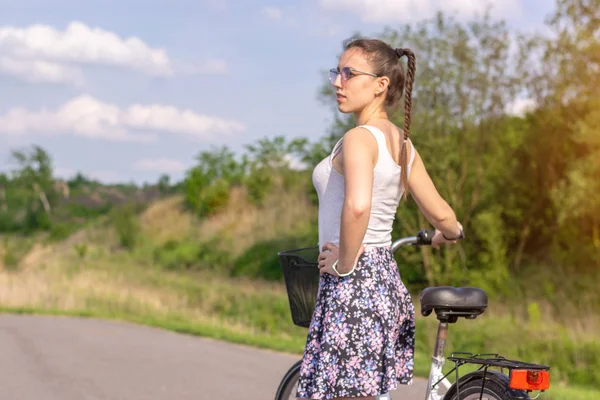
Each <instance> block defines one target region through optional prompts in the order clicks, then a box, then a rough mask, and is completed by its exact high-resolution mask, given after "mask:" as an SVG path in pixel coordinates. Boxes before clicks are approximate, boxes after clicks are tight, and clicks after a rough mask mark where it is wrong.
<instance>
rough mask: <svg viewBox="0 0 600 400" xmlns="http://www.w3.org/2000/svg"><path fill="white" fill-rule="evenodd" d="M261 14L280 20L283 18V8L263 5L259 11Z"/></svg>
mask: <svg viewBox="0 0 600 400" xmlns="http://www.w3.org/2000/svg"><path fill="white" fill-rule="evenodd" d="M261 13H262V15H264V16H265V17H267V18H269V19H273V20H276V21H280V20H281V18H283V10H282V9H281V8H277V7H265V8H263V9H262V11H261Z"/></svg>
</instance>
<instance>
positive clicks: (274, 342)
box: [0, 246, 600, 400]
mask: <svg viewBox="0 0 600 400" xmlns="http://www.w3.org/2000/svg"><path fill="white" fill-rule="evenodd" d="M85 257H86V258H85V260H82V259H81V256H80V255H78V253H77V252H76V251H71V252H68V253H67V255H63V256H61V257H60V258H59V259H56V260H53V259H52V258H51V257H46V258H44V262H41V263H39V265H40V267H39V268H24V269H23V270H20V271H5V272H1V273H0V311H2V312H11V313H44V314H59V315H74V316H83V317H98V318H107V319H119V320H124V321H130V322H134V323H139V324H145V325H150V326H155V327H160V328H164V329H169V330H172V331H176V332H181V333H187V334H193V335H200V336H207V337H213V338H217V339H222V340H227V341H230V342H235V343H240V344H246V345H251V346H256V347H261V348H269V349H273V350H277V351H283V352H288V353H294V354H298V355H300V354H301V352H302V349H303V346H304V340H305V336H306V329H303V328H299V327H296V326H294V325H293V324H292V322H291V317H290V314H289V306H288V300H287V296H286V293H285V288H284V287H283V285H281V284H280V283H269V282H261V281H256V280H248V279H243V278H235V279H231V278H224V277H222V276H219V275H217V274H214V273H209V272H206V271H205V272H195V273H182V272H175V271H164V270H160V269H157V268H156V267H154V266H152V265H151V264H147V263H140V262H137V263H136V262H135V261H134V260H132V259H131V256H129V255H127V254H125V253H116V254H109V253H108V252H107V251H106V250H104V249H103V248H99V247H98V248H95V247H93V246H91V247H90V248H89V249H88V251H87V252H86V256H85ZM124 266H126V267H124ZM498 308H499V307H498ZM435 331H436V320H435V318H433V317H429V318H423V317H421V316H420V315H417V338H416V351H415V369H416V374H417V375H418V376H427V374H428V368H429V359H430V354H431V349H432V348H433V345H434V343H433V342H434V336H435ZM448 349H449V350H448V353H447V355H448V354H449V352H450V351H451V349H452V350H456V351H472V352H481V351H486V352H498V353H500V354H502V355H504V356H506V357H510V358H521V359H524V360H526V361H531V362H541V363H545V364H549V365H551V366H552V385H553V386H552V388H551V390H550V391H549V392H548V393H547V394H545V395H544V396H543V398H546V399H552V400H563V399H575V400H577V399H582V400H586V399H591V398H594V399H597V398H600V391H598V390H593V389H591V387H592V386H593V385H595V384H596V383H597V382H600V378H599V376H598V372H597V371H600V365H598V362H599V361H598V360H600V345H598V344H597V343H596V342H595V341H594V340H592V339H590V338H585V337H572V336H569V333H568V330H567V329H566V328H565V327H561V326H559V325H557V324H554V325H550V324H547V323H544V324H541V323H532V322H531V321H530V322H524V321H521V320H519V319H517V318H516V317H511V316H510V314H508V313H506V312H503V313H502V314H498V313H497V312H496V313H495V312H494V305H493V304H491V307H490V310H489V311H488V312H487V313H486V314H484V315H483V316H481V317H480V318H478V319H477V320H475V321H466V320H461V321H460V322H459V323H457V324H453V325H452V326H451V327H450V336H449V339H448ZM448 369H449V368H447V370H448ZM465 371H466V370H465ZM573 381H576V382H583V383H587V386H582V387H572V386H571V385H568V386H567V384H568V383H572V382H573Z"/></svg>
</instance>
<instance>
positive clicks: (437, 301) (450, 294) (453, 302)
mask: <svg viewBox="0 0 600 400" xmlns="http://www.w3.org/2000/svg"><path fill="white" fill-rule="evenodd" d="M487 304H488V298H487V294H486V293H485V291H483V290H482V289H479V288H475V287H462V288H455V287H452V286H435V287H428V288H426V289H425V290H423V291H422V292H421V315H423V316H424V317H426V316H428V315H429V314H431V312H432V311H433V310H435V313H436V314H437V318H438V319H439V320H440V321H442V322H456V320H457V318H458V317H465V318H467V319H474V318H476V317H477V316H478V315H479V314H481V313H483V312H484V311H485V309H486V308H487Z"/></svg>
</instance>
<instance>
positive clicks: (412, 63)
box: [395, 49, 416, 198]
mask: <svg viewBox="0 0 600 400" xmlns="http://www.w3.org/2000/svg"><path fill="white" fill-rule="evenodd" d="M395 50H396V54H398V57H399V58H402V56H406V57H407V58H408V70H407V71H406V90H405V92H404V140H403V141H402V147H401V154H400V163H401V165H402V177H401V180H402V187H403V188H404V191H403V193H402V196H403V197H404V198H406V197H407V196H408V194H407V193H408V191H407V190H406V189H407V187H408V170H407V169H408V137H409V136H410V113H411V110H412V88H413V83H414V81H415V70H416V57H415V53H413V52H412V50H410V49H395ZM413 151H414V150H413Z"/></svg>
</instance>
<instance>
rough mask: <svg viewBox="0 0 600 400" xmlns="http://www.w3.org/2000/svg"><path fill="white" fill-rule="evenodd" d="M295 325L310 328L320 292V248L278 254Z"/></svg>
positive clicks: (286, 251) (307, 248)
mask: <svg viewBox="0 0 600 400" xmlns="http://www.w3.org/2000/svg"><path fill="white" fill-rule="evenodd" d="M277 254H278V255H279V261H280V263H281V269H282V270H283V277H284V280H285V287H286V290H287V295H288V300H289V302H290V311H291V313H292V320H293V321H294V324H295V325H298V326H301V327H304V328H308V327H309V325H310V320H311V318H312V314H313V311H314V309H315V302H316V299H317V293H318V292H319V277H320V272H319V263H318V258H319V246H315V247H306V248H302V249H294V250H285V251H281V252H279V253H277Z"/></svg>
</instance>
